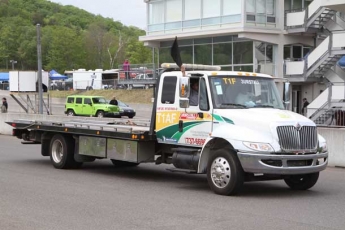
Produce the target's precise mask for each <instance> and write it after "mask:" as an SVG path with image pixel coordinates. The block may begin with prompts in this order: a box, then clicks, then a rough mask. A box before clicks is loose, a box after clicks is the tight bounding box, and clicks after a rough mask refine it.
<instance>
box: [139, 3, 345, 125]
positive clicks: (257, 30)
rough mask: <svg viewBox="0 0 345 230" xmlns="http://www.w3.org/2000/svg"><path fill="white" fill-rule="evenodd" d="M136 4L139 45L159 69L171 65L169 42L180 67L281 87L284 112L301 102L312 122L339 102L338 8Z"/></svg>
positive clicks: (344, 25)
mask: <svg viewBox="0 0 345 230" xmlns="http://www.w3.org/2000/svg"><path fill="white" fill-rule="evenodd" d="M144 2H146V3H147V32H146V36H142V37H140V40H141V41H143V42H144V43H145V45H146V46H149V47H153V48H156V49H158V50H159V62H160V63H163V62H172V59H171V57H170V47H171V44H172V42H173V40H174V38H175V36H177V37H178V39H179V46H180V51H181V57H182V61H183V62H184V63H198V64H211V65H220V66H222V69H227V70H234V71H237V70H238V71H253V72H258V73H266V74H270V75H273V76H275V77H280V78H283V77H285V78H287V79H289V81H290V82H291V83H292V103H291V109H292V110H294V111H296V112H300V111H301V106H302V99H303V98H307V99H308V101H309V102H312V103H311V104H310V106H309V107H308V115H309V116H311V115H313V117H314V120H316V119H317V118H316V117H319V116H321V115H322V113H323V112H317V114H314V112H315V111H316V110H317V109H318V108H320V107H321V108H326V107H327V108H330V107H332V106H333V104H332V105H331V104H330V103H333V102H338V101H339V100H338V99H344V80H345V71H343V69H341V68H340V67H339V66H338V65H337V61H338V60H339V59H340V58H341V57H342V56H343V55H345V50H344V49H343V48H344V47H345V20H344V18H343V17H342V12H344V13H345V0H314V1H311V0H144ZM329 82H331V83H334V86H333V87H332V90H329V89H328V87H329ZM338 83H342V84H338ZM335 85H336V86H337V87H335ZM328 91H332V92H333V96H332V98H331V99H334V100H333V101H332V100H330V99H329V96H328ZM335 92H336V93H335ZM334 95H336V96H334ZM333 97H335V98H333ZM338 97H340V98H338ZM322 111H324V112H326V110H322Z"/></svg>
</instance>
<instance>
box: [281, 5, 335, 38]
mask: <svg viewBox="0 0 345 230" xmlns="http://www.w3.org/2000/svg"><path fill="white" fill-rule="evenodd" d="M335 13H336V11H335V10H332V9H330V8H327V5H326V3H325V1H323V0H314V1H313V2H312V3H310V5H309V6H308V7H307V8H305V9H302V10H300V11H292V12H286V15H285V18H286V19H285V26H286V30H287V31H288V32H289V33H301V32H307V31H308V30H310V29H320V28H322V27H323V26H324V25H325V24H326V23H327V22H328V21H329V20H330V19H331V18H332V17H333V16H334V15H335Z"/></svg>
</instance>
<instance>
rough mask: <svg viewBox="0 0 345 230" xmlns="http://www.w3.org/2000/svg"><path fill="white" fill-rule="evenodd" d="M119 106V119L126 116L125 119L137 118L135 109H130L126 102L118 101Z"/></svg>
mask: <svg viewBox="0 0 345 230" xmlns="http://www.w3.org/2000/svg"><path fill="white" fill-rule="evenodd" d="M109 102H110V100H107V103H109ZM117 105H118V106H119V108H120V115H119V117H122V116H125V117H128V118H133V117H135V115H136V112H135V109H133V108H131V107H129V105H127V104H126V103H124V102H122V101H120V100H117Z"/></svg>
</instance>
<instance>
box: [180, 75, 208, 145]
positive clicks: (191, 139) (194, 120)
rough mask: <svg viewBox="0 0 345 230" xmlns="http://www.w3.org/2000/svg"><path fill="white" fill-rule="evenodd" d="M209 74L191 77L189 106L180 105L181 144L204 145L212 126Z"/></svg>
mask: <svg viewBox="0 0 345 230" xmlns="http://www.w3.org/2000/svg"><path fill="white" fill-rule="evenodd" d="M206 79H207V76H206V75H204V76H202V77H193V76H192V77H190V84H189V87H190V95H189V98H188V99H189V108H182V107H179V111H180V116H179V126H180V127H179V128H180V130H179V134H180V135H181V138H180V140H179V143H180V144H183V145H189V146H202V145H203V144H204V143H205V141H206V138H207V137H208V136H209V134H210V132H211V127H212V125H211V124H212V123H211V122H212V112H211V103H210V94H209V91H208V86H207V80H206Z"/></svg>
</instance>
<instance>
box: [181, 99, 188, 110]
mask: <svg viewBox="0 0 345 230" xmlns="http://www.w3.org/2000/svg"><path fill="white" fill-rule="evenodd" d="M180 108H183V109H187V108H189V99H188V98H180Z"/></svg>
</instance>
